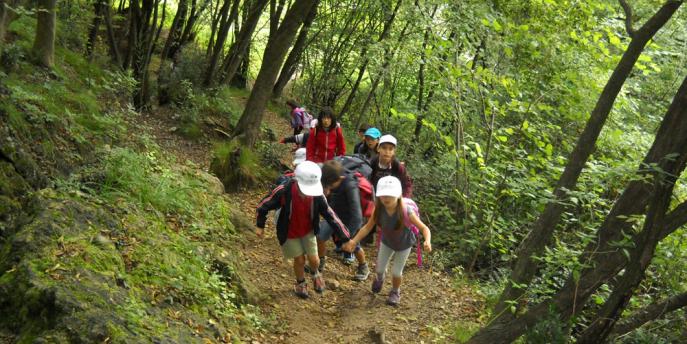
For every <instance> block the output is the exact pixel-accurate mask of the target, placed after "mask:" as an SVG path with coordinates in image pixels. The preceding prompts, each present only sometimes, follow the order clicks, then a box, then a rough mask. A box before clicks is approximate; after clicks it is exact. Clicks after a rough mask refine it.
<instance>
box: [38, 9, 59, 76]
mask: <svg viewBox="0 0 687 344" xmlns="http://www.w3.org/2000/svg"><path fill="white" fill-rule="evenodd" d="M56 3H57V0H39V1H38V5H37V8H36V12H37V14H36V17H37V19H38V25H37V27H36V38H35V40H34V42H33V54H34V56H35V58H36V62H37V63H38V64H40V65H41V66H43V67H47V68H52V66H53V64H54V62H55V61H54V60H55V29H56V27H55V25H56V24H57V15H56V13H55V4H56Z"/></svg>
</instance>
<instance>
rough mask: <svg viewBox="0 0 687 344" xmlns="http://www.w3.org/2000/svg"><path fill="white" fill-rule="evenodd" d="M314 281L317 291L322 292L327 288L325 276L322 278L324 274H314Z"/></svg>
mask: <svg viewBox="0 0 687 344" xmlns="http://www.w3.org/2000/svg"><path fill="white" fill-rule="evenodd" d="M312 283H313V285H314V286H315V292H317V293H319V294H322V292H323V291H324V288H325V285H324V278H322V274H317V276H313V278H312Z"/></svg>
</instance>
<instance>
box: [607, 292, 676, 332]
mask: <svg viewBox="0 0 687 344" xmlns="http://www.w3.org/2000/svg"><path fill="white" fill-rule="evenodd" d="M685 306H687V292H685V293H681V294H677V295H674V296H671V297H669V298H667V299H664V300H661V301H659V302H656V303H652V304H650V305H648V306H646V307H644V308H642V309H640V310H638V311H636V312H634V313H632V314H631V315H630V316H629V317H627V318H625V319H622V320H620V321H619V322H618V323H617V324H616V325H615V327H614V328H613V331H612V332H611V335H610V336H611V337H617V336H621V335H624V334H626V333H629V332H631V331H634V330H635V329H637V328H639V327H640V326H642V325H644V324H646V323H648V322H650V321H653V320H655V319H658V318H660V317H662V316H663V315H665V314H668V313H670V312H673V311H675V310H678V309H680V308H683V307H685Z"/></svg>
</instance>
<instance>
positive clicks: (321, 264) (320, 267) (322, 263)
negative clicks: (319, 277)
mask: <svg viewBox="0 0 687 344" xmlns="http://www.w3.org/2000/svg"><path fill="white" fill-rule="evenodd" d="M324 262H325V260H324V259H322V258H320V266H318V267H317V271H319V272H322V271H324Z"/></svg>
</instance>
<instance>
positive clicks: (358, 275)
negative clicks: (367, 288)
mask: <svg viewBox="0 0 687 344" xmlns="http://www.w3.org/2000/svg"><path fill="white" fill-rule="evenodd" d="M369 275H370V268H368V267H367V264H361V265H358V269H357V270H356V271H355V276H353V279H354V280H356V281H364V280H366V279H367V276H369Z"/></svg>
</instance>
